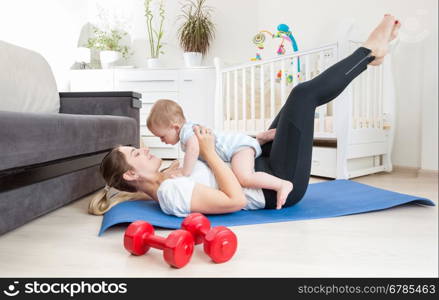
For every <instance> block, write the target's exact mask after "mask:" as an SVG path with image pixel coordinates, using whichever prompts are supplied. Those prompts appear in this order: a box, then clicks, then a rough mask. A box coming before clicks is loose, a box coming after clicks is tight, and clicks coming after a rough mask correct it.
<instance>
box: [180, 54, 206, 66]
mask: <svg viewBox="0 0 439 300" xmlns="http://www.w3.org/2000/svg"><path fill="white" fill-rule="evenodd" d="M183 58H184V64H185V66H186V67H188V68H191V67H199V66H201V60H202V59H203V54H201V52H184V53H183Z"/></svg>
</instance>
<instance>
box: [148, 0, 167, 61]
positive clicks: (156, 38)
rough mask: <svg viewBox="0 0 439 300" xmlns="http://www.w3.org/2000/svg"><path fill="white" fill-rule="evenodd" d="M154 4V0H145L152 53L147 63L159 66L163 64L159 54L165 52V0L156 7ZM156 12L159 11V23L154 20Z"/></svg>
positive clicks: (150, 50) (150, 51) (161, 0)
mask: <svg viewBox="0 0 439 300" xmlns="http://www.w3.org/2000/svg"><path fill="white" fill-rule="evenodd" d="M154 4H155V3H153V0H145V2H144V6H145V17H146V27H147V33H148V42H149V54H150V56H149V58H148V61H147V63H148V67H150V68H155V67H159V66H160V65H161V64H160V61H159V55H160V54H164V52H163V50H161V49H162V47H163V44H162V42H161V40H162V38H163V34H164V32H163V22H164V20H165V9H164V5H163V0H160V2H159V3H158V7H157V8H156V9H154V8H153V6H154ZM155 13H158V23H157V22H155V23H154V22H153V19H154V14H155ZM157 27H158V28H157Z"/></svg>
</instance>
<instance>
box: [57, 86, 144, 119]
mask: <svg viewBox="0 0 439 300" xmlns="http://www.w3.org/2000/svg"><path fill="white" fill-rule="evenodd" d="M59 96H60V102H61V103H60V109H59V112H60V113H62V114H77V115H112V116H123V117H131V118H134V119H136V120H137V121H138V120H139V109H140V108H141V107H142V101H141V100H140V99H141V98H142V95H141V94H139V93H136V92H119V91H115V92H63V93H59Z"/></svg>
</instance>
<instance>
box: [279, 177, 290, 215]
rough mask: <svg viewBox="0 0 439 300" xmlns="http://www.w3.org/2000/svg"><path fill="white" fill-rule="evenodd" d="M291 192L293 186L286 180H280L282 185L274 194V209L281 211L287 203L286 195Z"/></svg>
mask: <svg viewBox="0 0 439 300" xmlns="http://www.w3.org/2000/svg"><path fill="white" fill-rule="evenodd" d="M292 190H293V184H292V183H291V182H290V181H288V180H282V184H281V187H280V189H279V190H277V191H276V192H277V194H276V200H277V202H276V209H281V208H282V206H283V205H284V204H285V201H287V197H288V194H289V193H290V192H291V191H292Z"/></svg>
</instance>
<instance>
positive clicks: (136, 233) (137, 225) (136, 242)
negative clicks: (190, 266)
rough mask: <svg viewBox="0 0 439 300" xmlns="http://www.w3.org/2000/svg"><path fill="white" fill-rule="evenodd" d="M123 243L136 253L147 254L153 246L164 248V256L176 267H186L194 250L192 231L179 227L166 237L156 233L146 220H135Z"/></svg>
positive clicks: (131, 251) (128, 229)
mask: <svg viewBox="0 0 439 300" xmlns="http://www.w3.org/2000/svg"><path fill="white" fill-rule="evenodd" d="M123 244H124V247H125V249H127V250H128V252H130V253H132V254H134V255H142V254H145V253H146V252H148V250H149V249H150V248H151V247H152V248H156V249H160V250H163V258H164V259H165V261H166V262H167V263H168V264H169V265H171V266H173V267H175V268H181V267H184V266H185V265H186V264H187V263H188V262H189V260H190V259H191V257H192V253H193V252H194V238H193V236H192V234H191V233H189V232H187V231H185V230H181V229H179V230H175V231H173V232H171V234H169V235H168V237H166V238H164V237H161V236H157V235H154V227H152V225H151V224H149V223H148V222H145V221H135V222H133V223H131V224H130V226H128V228H127V230H126V231H125V236H124V240H123Z"/></svg>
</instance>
